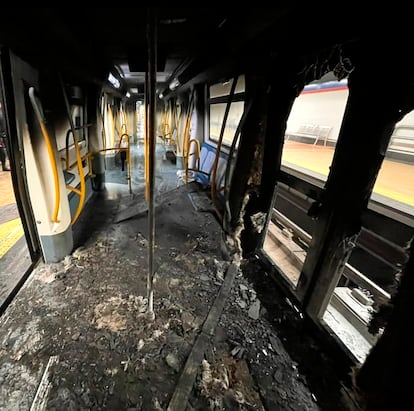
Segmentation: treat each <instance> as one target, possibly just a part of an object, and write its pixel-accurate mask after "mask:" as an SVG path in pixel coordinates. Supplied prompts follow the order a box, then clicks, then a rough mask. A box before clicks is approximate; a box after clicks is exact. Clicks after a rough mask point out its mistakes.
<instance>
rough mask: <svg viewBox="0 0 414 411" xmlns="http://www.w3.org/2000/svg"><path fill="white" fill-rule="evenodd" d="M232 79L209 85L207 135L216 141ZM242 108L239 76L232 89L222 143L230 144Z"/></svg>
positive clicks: (242, 78) (242, 87)
mask: <svg viewBox="0 0 414 411" xmlns="http://www.w3.org/2000/svg"><path fill="white" fill-rule="evenodd" d="M233 81H234V80H230V81H228V82H225V83H220V84H214V85H212V86H210V87H209V96H210V97H209V129H210V132H209V136H210V140H212V141H214V142H217V141H218V139H219V137H220V131H221V127H222V123H223V119H224V114H225V111H226V107H227V100H228V96H229V94H230V92H231V88H232V84H233ZM243 110H244V76H239V77H238V79H237V84H236V87H235V90H234V95H233V99H232V103H231V106H230V111H229V115H228V118H227V122H226V127H225V129H224V134H223V141H222V143H223V145H224V146H230V145H231V143H232V141H233V138H234V133H235V131H236V129H237V126H238V124H239V122H240V119H241V116H242V114H243Z"/></svg>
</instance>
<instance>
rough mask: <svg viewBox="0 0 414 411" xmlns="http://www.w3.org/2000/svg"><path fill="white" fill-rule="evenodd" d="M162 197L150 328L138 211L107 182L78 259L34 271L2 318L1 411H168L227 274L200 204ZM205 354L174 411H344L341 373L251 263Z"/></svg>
mask: <svg viewBox="0 0 414 411" xmlns="http://www.w3.org/2000/svg"><path fill="white" fill-rule="evenodd" d="M172 174H173V173H172V172H171V175H172ZM171 182H173V179H171ZM174 184H175V181H174ZM170 187H171V186H170ZM191 192H196V194H194V193H193V194H191ZM158 194H159V195H158V197H157V208H156V248H155V270H156V275H155V299H154V309H155V315H156V318H155V320H154V321H149V320H148V319H147V317H146V315H145V312H146V275H147V251H148V240H147V239H148V235H147V232H148V227H147V224H148V223H147V213H146V212H145V202H144V200H143V199H142V196H140V195H135V194H133V195H131V194H129V193H128V190H127V188H126V186H125V185H122V184H117V183H108V184H107V187H106V188H105V190H103V191H102V192H98V193H96V194H95V195H94V196H93V198H92V199H91V200H90V204H88V205H89V207H88V211H87V212H86V213H84V214H83V215H82V217H81V220H80V221H81V222H82V224H81V225H80V226H79V227H81V228H80V229H78V230H77V233H76V234H77V236H76V241H77V248H76V249H75V251H74V252H73V253H72V254H71V255H69V256H67V257H66V258H65V260H64V261H62V262H60V263H56V264H40V265H39V266H38V267H36V269H35V270H34V271H33V273H32V275H31V276H30V278H29V280H28V281H27V283H26V284H25V286H24V287H23V288H22V289H21V291H20V292H19V294H18V295H17V297H16V298H15V299H14V300H13V302H12V304H11V305H10V306H9V308H8V309H7V311H6V312H5V313H4V315H3V316H2V318H1V327H0V342H1V351H0V410H7V411H10V410H30V409H33V410H40V409H45V410H59V411H60V410H130V411H132V410H166V409H167V407H168V404H169V402H170V400H171V398H172V396H173V394H174V392H175V389H176V386H177V383H178V381H179V379H180V375H181V373H182V371H183V369H184V367H185V363H186V360H187V358H188V356H189V355H190V354H191V352H192V349H193V347H194V344H195V342H196V341H197V338H198V336H199V335H200V330H201V329H202V327H203V323H204V321H205V319H206V317H207V315H208V313H209V310H210V308H211V307H212V306H213V305H214V304H215V299H216V297H217V294H218V292H219V290H220V289H221V287H222V286H223V282H224V281H225V276H226V273H227V269H228V266H229V262H227V261H224V260H223V259H222V256H221V253H220V238H221V234H220V226H219V224H218V222H217V220H216V219H215V217H214V214H213V212H212V209H211V207H210V206H209V199H208V195H207V194H208V193H206V192H205V191H199V190H198V188H197V186H196V185H195V184H190V185H187V186H179V187H177V188H172V189H171V190H163V191H162V192H159V193H158ZM131 207H132V209H133V210H134V209H135V210H136V212H134V211H133V212H131V213H130V218H127V219H122V218H121V219H120V216H125V215H126V214H125V213H127V214H128V210H130V209H131ZM119 220H122V221H119ZM203 350H204V356H203V358H204V359H203V361H202V363H201V364H199V365H198V367H197V370H196V375H195V379H194V384H193V386H192V389H191V392H190V395H189V397H188V401H187V403H186V404H185V407H184V408H182V409H183V410H185V409H187V410H209V409H213V410H261V409H262V410H263V409H265V410H339V411H340V410H346V409H348V407H347V406H346V404H345V402H344V400H343V397H342V390H341V389H342V381H341V380H342V379H343V375H341V374H340V373H339V369H340V368H341V367H339V364H337V363H335V362H334V360H333V358H334V357H333V356H332V357H331V356H328V355H327V354H326V352H325V351H324V349H323V348H322V346H321V345H320V343H319V341H318V340H317V339H316V337H314V336H313V332H312V330H311V329H310V328H309V327H308V325H307V323H306V322H305V321H304V320H303V319H302V318H301V316H299V314H298V313H297V312H295V311H293V310H292V309H291V307H290V306H289V304H288V303H287V301H286V299H285V297H284V296H283V295H282V294H281V293H280V291H279V290H278V289H277V288H276V286H275V285H274V283H273V282H272V280H271V279H270V278H269V277H268V276H267V274H266V273H265V271H264V269H263V268H262V267H261V265H260V264H259V262H258V261H257V260H255V259H254V260H253V261H244V262H242V265H241V267H240V270H239V271H238V272H237V274H236V276H235V279H234V281H233V284H232V288H231V290H230V293H229V295H228V298H227V299H226V302H225V305H224V309H223V312H222V313H221V315H220V319H219V322H218V325H217V327H216V328H215V333H214V336H212V338H211V339H210V340H209V341H207V343H206V344H205V346H204V348H203ZM31 407H32V408H31ZM177 411H178V410H177ZM179 411H181V409H180V410H179Z"/></svg>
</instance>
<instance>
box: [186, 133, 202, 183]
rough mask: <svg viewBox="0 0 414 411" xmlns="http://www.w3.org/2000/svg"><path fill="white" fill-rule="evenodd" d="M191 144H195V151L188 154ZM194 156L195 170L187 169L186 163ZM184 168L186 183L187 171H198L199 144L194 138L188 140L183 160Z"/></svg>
mask: <svg viewBox="0 0 414 411" xmlns="http://www.w3.org/2000/svg"><path fill="white" fill-rule="evenodd" d="M191 143H195V145H196V151H195V152H194V153H190V149H191ZM194 155H195V156H196V162H195V168H189V167H188V163H189V160H190V157H191V156H194ZM184 166H185V183H188V172H189V171H196V172H199V171H200V142H199V141H198V140H197V139H196V138H191V139H190V140H188V147H187V155H186V157H185V158H184Z"/></svg>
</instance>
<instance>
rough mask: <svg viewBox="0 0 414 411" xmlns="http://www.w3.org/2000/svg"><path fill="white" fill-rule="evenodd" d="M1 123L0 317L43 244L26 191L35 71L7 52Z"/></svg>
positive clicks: (3, 54) (0, 86) (1, 54)
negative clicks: (27, 110) (25, 141)
mask: <svg viewBox="0 0 414 411" xmlns="http://www.w3.org/2000/svg"><path fill="white" fill-rule="evenodd" d="M0 75H1V78H0V107H1V109H0V123H1V126H0V128H1V130H0V131H1V136H2V140H3V141H4V143H5V150H4V152H3V153H4V155H5V163H4V167H3V166H2V167H1V169H0V314H2V313H3V312H4V310H5V309H6V307H7V306H8V305H9V304H10V302H11V301H12V299H13V298H14V296H15V295H16V293H17V292H18V291H19V289H20V288H21V287H22V285H23V284H24V282H25V280H26V279H27V277H28V276H29V274H30V272H31V271H32V269H33V267H34V265H35V264H36V263H37V261H38V260H39V258H40V255H41V252H40V245H39V241H38V238H37V234H36V230H35V226H34V219H33V217H32V213H31V210H30V206H29V200H28V194H27V190H26V188H25V187H26V183H25V181H26V177H25V174H26V170H25V165H24V161H23V153H22V144H21V140H20V139H21V131H22V130H24V124H25V119H24V118H22V117H21V114H22V113H24V90H25V87H26V85H27V84H26V82H29V83H30V81H33V79H34V78H35V77H36V74H35V72H34V70H33V69H31V68H30V67H29V66H27V65H25V64H24V63H23V62H21V61H20V60H19V59H18V58H17V57H15V56H14V55H13V54H12V53H10V52H9V51H8V50H6V49H1V50H0Z"/></svg>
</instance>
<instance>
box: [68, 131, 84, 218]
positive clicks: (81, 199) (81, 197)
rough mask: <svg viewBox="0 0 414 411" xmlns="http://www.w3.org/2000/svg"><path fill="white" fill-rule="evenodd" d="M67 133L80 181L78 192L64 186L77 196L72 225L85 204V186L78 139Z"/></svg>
mask: <svg viewBox="0 0 414 411" xmlns="http://www.w3.org/2000/svg"><path fill="white" fill-rule="evenodd" d="M69 131H70V132H72V135H73V144H74V146H75V153H76V164H77V166H78V173H79V180H80V191H79V190H78V189H77V188H74V187H72V186H66V188H68V189H69V190H71V191H73V192H74V193H76V194H78V195H79V203H78V207H77V209H76V212H75V214H74V216H73V217H72V220H71V222H70V223H71V224H72V225H73V224H75V223H76V221H77V220H78V218H79V216H80V213H81V211H82V208H83V206H84V204H85V196H86V184H85V174H84V172H83V164H82V157H81V154H80V149H79V143H78V139H77V138H76V137H75V133H73V131H72V130H69Z"/></svg>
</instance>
